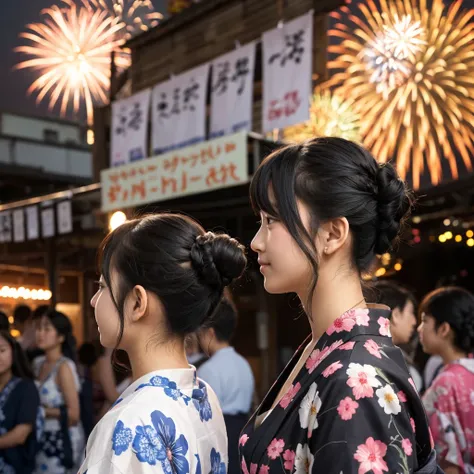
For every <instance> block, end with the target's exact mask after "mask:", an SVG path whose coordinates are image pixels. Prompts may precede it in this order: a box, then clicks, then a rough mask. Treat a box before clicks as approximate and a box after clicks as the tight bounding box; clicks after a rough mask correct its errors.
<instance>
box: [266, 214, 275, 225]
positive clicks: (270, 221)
mask: <svg viewBox="0 0 474 474" xmlns="http://www.w3.org/2000/svg"><path fill="white" fill-rule="evenodd" d="M275 222H277V220H276V219H275V218H273V217H270V216H268V217H267V224H268V225H270V224H274V223H275Z"/></svg>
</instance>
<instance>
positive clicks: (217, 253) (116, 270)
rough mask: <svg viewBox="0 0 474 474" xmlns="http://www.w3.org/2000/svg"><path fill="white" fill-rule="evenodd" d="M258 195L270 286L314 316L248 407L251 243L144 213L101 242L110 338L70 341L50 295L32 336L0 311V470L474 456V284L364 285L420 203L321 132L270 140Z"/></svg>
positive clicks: (469, 461) (410, 461)
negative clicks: (280, 144)
mask: <svg viewBox="0 0 474 474" xmlns="http://www.w3.org/2000/svg"><path fill="white" fill-rule="evenodd" d="M250 193H251V202H252V205H253V207H254V209H255V211H256V213H257V214H259V215H260V218H261V223H260V228H259V230H258V232H257V234H256V235H255V238H254V239H253V241H252V244H251V248H252V250H253V251H255V252H256V253H257V254H258V262H259V265H260V271H261V273H262V275H263V278H264V286H265V289H266V290H267V291H268V292H269V293H290V292H293V293H296V294H297V295H298V297H299V299H300V301H301V305H302V308H303V310H304V312H305V313H306V315H307V316H308V321H309V323H310V326H311V334H310V335H309V336H308V338H307V339H306V340H305V341H304V342H303V343H302V345H301V346H300V348H299V349H298V350H297V351H296V353H295V355H294V356H293V357H292V359H291V360H290V361H289V363H288V365H287V366H286V367H285V369H284V370H283V372H282V373H281V374H280V376H279V377H278V378H277V380H276V381H275V383H274V384H273V385H272V388H271V389H270V391H269V392H268V394H266V395H265V396H264V397H263V400H262V402H261V403H260V405H259V406H258V408H257V409H256V410H255V411H254V413H253V414H252V411H253V400H254V398H255V381H254V377H253V375H252V370H251V368H250V365H249V364H248V362H247V361H246V360H245V359H244V358H243V357H242V356H241V355H240V354H238V353H237V352H236V350H235V349H234V348H233V347H232V336H233V334H234V332H235V329H236V326H237V322H238V315H237V311H236V308H235V306H234V304H233V302H232V298H231V296H230V293H228V290H227V289H226V288H227V287H228V286H229V285H230V284H231V283H232V282H233V281H234V280H236V279H238V278H239V277H240V276H241V275H242V274H243V273H244V271H245V269H246V266H247V257H246V254H245V249H244V248H243V246H242V245H240V244H239V243H238V242H237V241H236V240H235V239H233V238H231V237H230V236H228V235H225V234H215V233H212V232H206V231H205V230H204V229H203V228H202V227H201V226H200V225H199V224H198V223H197V222H196V221H194V220H193V219H192V218H190V217H187V216H183V215H180V214H170V213H158V214H154V215H149V216H145V217H141V218H137V219H133V220H130V221H128V222H126V223H124V224H123V225H121V226H120V227H118V228H117V229H115V230H114V231H113V232H111V233H110V234H109V235H108V236H107V237H106V238H105V239H104V241H103V243H102V245H101V247H100V249H99V261H100V273H101V276H100V281H99V287H98V290H97V293H96V294H95V295H94V297H93V298H92V301H91V305H92V307H93V308H94V314H95V319H96V322H97V326H98V331H99V334H100V344H99V342H98V343H85V344H84V345H83V346H81V347H80V348H79V350H76V344H75V339H74V336H73V328H72V325H71V322H70V320H69V319H68V318H67V316H65V315H64V314H62V313H60V312H58V311H56V310H55V309H54V308H49V307H45V306H41V307H39V308H36V309H35V310H34V311H31V309H30V308H28V307H27V306H20V307H17V308H16V309H15V312H14V315H13V317H14V324H15V327H16V329H18V330H19V332H20V333H21V336H20V337H19V338H18V339H14V338H13V337H12V336H11V335H10V332H9V329H10V328H9V320H8V318H7V316H6V315H4V314H0V472H2V473H6V474H19V473H21V474H32V473H34V474H39V473H51V474H72V473H74V474H76V473H79V474H103V473H116V474H120V473H122V474H123V473H148V472H150V473H151V472H153V473H156V472H159V473H166V474H202V473H205V474H208V473H210V474H225V473H226V472H230V473H232V474H233V473H239V472H241V473H243V474H269V473H270V474H271V473H277V472H278V473H282V472H288V473H289V474H293V473H297V474H304V473H319V472H328V473H336V474H339V473H342V472H344V473H349V472H358V473H359V474H365V473H370V472H373V473H376V474H383V473H384V472H388V473H396V472H403V473H412V472H413V473H414V472H418V473H424V474H431V473H433V474H435V473H440V472H443V471H444V472H445V473H447V474H461V473H468V474H473V473H474V359H473V358H472V353H473V352H474V296H473V295H472V293H470V292H469V291H468V290H466V289H462V288H458V287H443V288H438V289H436V290H435V291H433V292H432V293H430V294H428V295H427V296H425V297H424V298H423V299H422V300H421V302H420V303H419V304H418V302H417V300H416V299H415V297H414V295H413V294H412V293H411V292H409V291H408V290H407V289H405V288H403V287H402V286H400V285H398V284H396V283H394V282H388V281H382V282H378V283H377V284H375V285H374V286H373V287H372V288H370V289H369V290H368V289H367V288H365V287H364V286H363V285H362V284H361V278H360V275H361V273H362V272H364V271H365V270H367V268H368V267H369V265H370V264H371V262H372V261H373V259H374V257H375V255H376V254H382V253H385V252H387V251H389V250H390V248H391V245H392V242H393V241H394V239H396V237H397V235H398V234H399V232H400V228H401V225H402V222H403V220H404V218H405V217H406V215H407V212H408V210H409V208H410V204H411V203H410V195H409V193H408V192H407V190H406V188H405V186H404V184H403V182H402V181H401V180H400V179H399V178H398V176H397V174H396V172H395V170H394V168H393V167H392V166H391V165H389V164H385V165H379V164H377V162H376V161H375V159H374V158H373V157H372V156H371V155H370V154H369V153H368V152H367V151H366V150H365V149H363V148H361V147H360V146H358V145H356V144H354V143H351V142H348V141H346V140H342V139H336V138H326V139H315V140H311V141H309V142H306V143H304V144H302V145H294V146H288V147H285V148H282V149H280V150H277V151H276V152H274V153H272V154H271V155H270V156H269V157H268V158H267V159H266V160H264V162H263V163H262V164H261V165H260V167H259V168H258V169H257V171H256V173H255V175H254V177H253V180H252V183H251V187H250ZM369 301H373V302H374V304H371V303H369ZM417 344H419V345H420V347H421V348H422V349H423V351H425V352H426V354H428V355H429V356H430V357H431V358H430V360H429V361H428V363H427V364H426V367H424V368H423V367H419V366H418V367H417V364H416V362H415V360H416V357H415V356H414V348H416V347H417ZM114 365H115V366H118V365H119V366H121V367H126V369H124V370H123V371H122V372H119V373H120V374H121V375H120V376H119V378H118V373H117V372H116V371H114V369H113V366H114Z"/></svg>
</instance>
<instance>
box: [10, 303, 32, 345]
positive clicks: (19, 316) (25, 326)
mask: <svg viewBox="0 0 474 474" xmlns="http://www.w3.org/2000/svg"><path fill="white" fill-rule="evenodd" d="M32 316H33V313H32V311H31V308H30V307H29V306H27V305H25V304H20V305H18V306H17V307H16V308H15V309H14V311H13V319H14V325H15V329H17V330H18V331H20V336H19V337H18V338H17V340H18V342H19V343H20V345H21V347H22V348H23V350H24V351H28V350H30V349H33V348H34V346H35V341H36V339H35V324H34V321H33V318H32Z"/></svg>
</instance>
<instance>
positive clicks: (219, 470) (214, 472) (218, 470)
mask: <svg viewBox="0 0 474 474" xmlns="http://www.w3.org/2000/svg"><path fill="white" fill-rule="evenodd" d="M209 474H226V466H225V462H221V455H220V454H219V453H218V452H217V451H216V450H215V449H214V448H212V450H211V470H210V472H209Z"/></svg>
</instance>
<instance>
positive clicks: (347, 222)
mask: <svg viewBox="0 0 474 474" xmlns="http://www.w3.org/2000/svg"><path fill="white" fill-rule="evenodd" d="M250 195H251V200H252V204H253V207H254V209H255V210H256V211H257V212H258V213H259V214H260V218H261V225H260V229H259V230H258V232H257V234H256V236H255V238H254V239H253V241H252V245H251V246H252V249H253V250H254V251H255V252H257V253H258V262H259V264H260V271H261V273H262V274H263V277H264V285H265V289H266V290H267V291H268V292H269V293H287V292H295V293H297V295H298V296H299V298H300V300H301V303H302V305H303V308H304V310H305V312H306V314H307V315H308V318H309V322H310V324H311V329H312V333H311V335H310V336H308V338H307V339H306V341H305V342H304V343H303V344H302V346H301V347H300V348H299V349H298V351H297V352H296V354H295V356H294V357H293V359H292V360H291V361H290V362H289V364H288V365H287V367H286V368H285V369H284V371H283V372H282V374H281V375H280V377H279V378H278V380H277V381H276V383H275V384H274V386H273V387H272V388H271V390H270V392H269V393H268V394H267V396H266V398H265V399H264V401H263V402H262V404H261V406H260V407H259V409H258V410H257V412H256V413H255V414H254V415H253V417H252V418H251V420H250V422H249V423H248V425H247V426H246V427H245V428H244V431H243V434H242V436H241V438H240V442H239V444H240V453H241V469H242V472H243V473H244V474H249V473H250V474H268V473H270V474H277V473H278V474H280V473H281V474H287V473H288V474H291V473H296V474H304V473H309V472H311V473H314V474H316V473H317V474H320V473H321V474H327V473H334V474H352V473H358V474H365V473H372V472H373V473H374V474H383V473H384V472H387V473H390V474H395V473H404V474H406V473H412V472H423V473H436V472H441V471H437V469H438V468H437V466H436V461H435V453H434V450H433V449H432V445H431V442H430V433H429V428H428V424H427V420H426V416H425V412H424V410H423V406H422V403H421V401H420V398H419V396H418V393H417V391H416V389H415V388H414V385H413V382H412V380H411V379H410V376H409V373H408V370H407V367H406V364H405V362H404V359H403V355H402V353H401V351H400V350H399V349H398V348H396V347H395V346H394V345H393V343H392V339H391V337H390V320H389V316H390V312H389V309H388V308H387V307H384V306H373V305H368V304H366V303H365V300H364V297H363V293H362V287H361V278H360V275H361V272H363V271H364V270H366V269H367V268H368V267H369V265H370V264H371V262H372V261H373V259H374V257H375V255H376V254H383V253H385V252H387V251H389V249H390V248H391V244H392V241H393V240H394V239H395V238H396V237H397V235H398V233H399V228H400V225H401V222H402V220H403V219H404V217H405V215H406V214H407V212H408V210H409V208H410V198H409V194H408V193H407V191H406V189H405V186H404V184H403V182H402V181H401V180H400V179H399V177H398V176H397V174H396V172H395V170H394V168H393V167H392V166H391V165H390V164H383V165H379V164H377V162H376V161H375V159H374V158H373V157H372V156H371V155H370V154H369V153H368V152H367V151H366V150H365V149H363V148H362V147H360V146H358V145H356V144H354V143H352V142H349V141H346V140H343V139H340V138H320V139H314V140H311V141H308V142H305V143H303V144H301V145H291V146H287V147H285V148H282V149H280V150H277V151H276V152H274V153H273V154H272V155H270V156H269V157H267V158H266V159H265V160H264V161H263V163H262V164H261V165H260V167H259V168H258V170H257V171H256V173H255V175H254V178H253V180H252V183H251V189H250Z"/></svg>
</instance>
